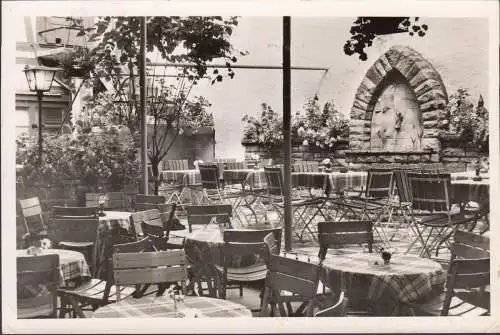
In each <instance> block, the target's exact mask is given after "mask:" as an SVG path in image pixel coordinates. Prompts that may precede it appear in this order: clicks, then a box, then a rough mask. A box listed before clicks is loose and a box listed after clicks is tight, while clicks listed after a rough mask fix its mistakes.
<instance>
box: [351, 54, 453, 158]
mask: <svg viewBox="0 0 500 335" xmlns="http://www.w3.org/2000/svg"><path fill="white" fill-rule="evenodd" d="M447 103H448V96H447V93H446V88H445V86H444V84H443V81H442V79H441V76H440V75H439V73H438V72H437V71H436V69H435V68H434V67H433V66H432V64H431V63H430V62H429V61H427V60H426V59H425V58H424V57H423V56H422V55H421V54H420V53H418V52H416V51H415V50H413V49H411V48H409V47H407V46H393V47H392V48H390V49H389V50H388V51H387V52H386V53H385V54H383V55H382V56H381V57H380V58H379V59H378V60H377V61H376V62H375V63H374V64H373V65H372V66H371V67H370V69H368V71H367V73H366V75H365V77H364V78H363V80H362V82H361V85H360V86H359V88H358V90H357V92H356V95H355V97H354V102H353V106H352V109H351V114H350V118H351V123H350V132H349V142H350V150H351V152H352V153H353V154H355V153H356V152H358V153H367V154H368V153H370V152H373V153H381V152H384V153H386V154H390V153H398V152H400V153H413V154H418V153H423V152H434V153H439V151H440V150H441V144H440V141H439V139H438V134H439V132H440V130H441V129H445V128H446V127H447V122H448V121H447V117H446V112H445V106H446V104H447ZM436 157H437V155H436ZM432 160H435V159H432Z"/></svg>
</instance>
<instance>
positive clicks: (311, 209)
mask: <svg viewBox="0 0 500 335" xmlns="http://www.w3.org/2000/svg"><path fill="white" fill-rule="evenodd" d="M264 173H265V177H266V182H267V196H265V197H266V199H265V200H266V201H267V202H268V204H269V205H270V207H271V210H274V211H276V212H277V213H278V216H279V218H280V221H281V222H283V220H284V205H285V202H284V191H283V187H284V182H283V171H282V169H281V167H264ZM324 201H325V200H324V199H321V198H315V199H311V198H308V199H302V198H295V199H292V216H293V222H294V233H295V235H296V236H297V237H298V238H299V239H300V240H303V234H304V232H305V231H307V232H308V233H309V234H311V235H313V238H316V234H315V232H314V231H313V229H312V228H311V225H312V223H313V221H314V218H315V217H316V215H317V214H318V213H319V212H320V208H321V206H322V204H323V203H324Z"/></svg>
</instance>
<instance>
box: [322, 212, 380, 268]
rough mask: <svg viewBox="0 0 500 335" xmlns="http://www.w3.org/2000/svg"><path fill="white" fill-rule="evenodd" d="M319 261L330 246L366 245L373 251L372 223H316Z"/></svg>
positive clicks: (369, 250) (323, 257)
mask: <svg viewBox="0 0 500 335" xmlns="http://www.w3.org/2000/svg"><path fill="white" fill-rule="evenodd" d="M318 240H319V254H318V257H319V258H320V259H325V257H326V253H327V251H328V248H329V247H330V246H334V245H347V244H358V243H367V244H368V252H372V251H373V250H372V249H373V223H372V222H371V221H338V222H336V221H324V222H319V223H318Z"/></svg>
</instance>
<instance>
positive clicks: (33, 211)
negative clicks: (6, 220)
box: [19, 197, 47, 240]
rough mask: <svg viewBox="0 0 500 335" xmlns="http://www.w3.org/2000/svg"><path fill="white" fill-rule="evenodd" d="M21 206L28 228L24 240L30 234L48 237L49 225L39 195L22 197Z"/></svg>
mask: <svg viewBox="0 0 500 335" xmlns="http://www.w3.org/2000/svg"><path fill="white" fill-rule="evenodd" d="M19 207H20V209H21V214H22V218H23V222H24V227H25V228H26V232H25V235H24V236H23V240H24V239H25V238H27V237H28V236H29V235H33V236H34V235H36V236H40V237H41V238H43V237H47V225H46V224H45V220H44V217H43V213H42V207H41V205H40V200H39V199H38V197H33V198H28V199H20V200H19Z"/></svg>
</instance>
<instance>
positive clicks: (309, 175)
mask: <svg viewBox="0 0 500 335" xmlns="http://www.w3.org/2000/svg"><path fill="white" fill-rule="evenodd" d="M367 176H368V173H367V172H364V171H349V172H346V173H342V172H292V186H294V187H307V188H322V189H323V190H324V191H325V193H327V194H329V193H332V192H342V191H344V190H352V189H361V188H362V187H364V186H365V184H366V179H367Z"/></svg>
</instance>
